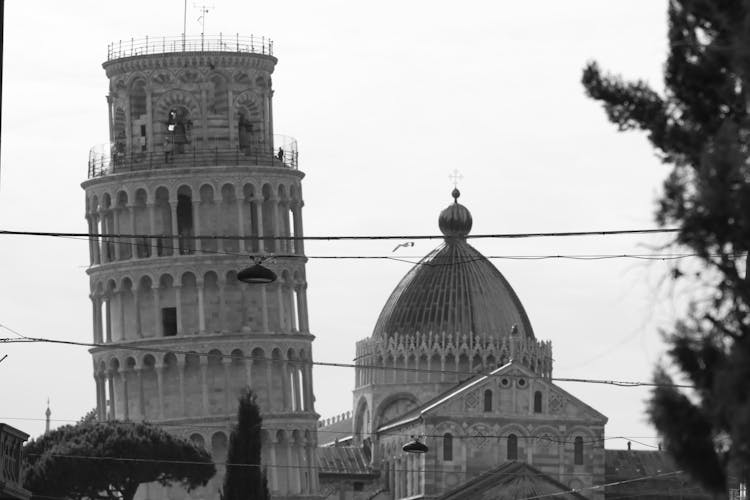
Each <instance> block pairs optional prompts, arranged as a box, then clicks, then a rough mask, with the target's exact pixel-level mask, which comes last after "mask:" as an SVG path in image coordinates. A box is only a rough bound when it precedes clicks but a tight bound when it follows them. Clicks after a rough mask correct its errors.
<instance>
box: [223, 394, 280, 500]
mask: <svg viewBox="0 0 750 500" xmlns="http://www.w3.org/2000/svg"><path fill="white" fill-rule="evenodd" d="M262 423H263V418H261V416H260V408H259V407H258V404H257V403H256V401H255V394H253V392H252V391H251V390H250V389H246V390H245V391H244V392H243V394H242V396H240V405H239V409H238V411H237V425H235V426H234V428H233V429H232V434H231V435H230V436H229V451H228V452H227V472H226V475H225V476H224V489H223V492H222V499H223V500H248V499H253V500H268V499H269V498H270V496H269V493H268V482H267V480H266V476H265V474H264V473H263V471H262V470H261V455H260V452H261V437H260V431H261V424H262ZM231 464H235V465H231Z"/></svg>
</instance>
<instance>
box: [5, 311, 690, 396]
mask: <svg viewBox="0 0 750 500" xmlns="http://www.w3.org/2000/svg"><path fill="white" fill-rule="evenodd" d="M0 327H2V328H6V329H7V327H6V326H5V325H2V324H0ZM13 343H50V344H63V345H72V346H79V347H92V348H105V349H123V350H132V351H143V352H149V353H153V352H161V353H164V354H169V353H171V354H184V355H191V356H202V357H207V358H214V359H216V358H222V359H229V360H239V359H244V360H251V361H269V362H277V363H278V362H281V363H291V364H295V365H298V366H304V365H313V366H326V367H335V368H358V369H363V368H366V369H372V370H389V371H405V372H417V373H442V374H452V375H467V376H476V375H479V376H481V375H487V376H497V377H500V376H502V377H509V378H521V377H522V378H527V379H538V380H549V381H552V382H575V383H589V384H604V385H611V386H617V387H675V388H687V389H691V388H694V386H692V385H687V384H663V383H656V382H643V381H627V380H605V379H590V378H575V377H551V378H550V377H544V376H541V375H510V374H495V375H490V374H489V373H481V372H479V373H478V372H472V371H461V370H456V371H449V370H435V369H425V368H410V367H400V366H379V365H372V364H364V363H363V364H354V363H336V362H330V361H312V360H303V359H298V360H284V359H275V358H271V357H266V356H252V355H250V356H247V355H244V354H241V355H240V354H224V353H221V352H218V351H215V352H198V351H185V350H179V349H168V348H161V347H157V346H149V347H143V346H137V345H131V344H116V345H112V344H102V343H96V342H79V341H74V340H59V339H48V338H43V337H23V338H8V337H6V338H0V344H13Z"/></svg>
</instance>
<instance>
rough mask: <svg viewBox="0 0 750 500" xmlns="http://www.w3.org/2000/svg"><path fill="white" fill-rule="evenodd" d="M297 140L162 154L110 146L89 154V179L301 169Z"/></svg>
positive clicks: (189, 148) (193, 147) (186, 147)
mask: <svg viewBox="0 0 750 500" xmlns="http://www.w3.org/2000/svg"><path fill="white" fill-rule="evenodd" d="M298 162H299V153H298V151H297V141H296V140H295V139H294V138H292V137H288V136H284V135H274V146H273V147H270V148H269V147H266V146H263V145H257V144H254V145H251V146H248V147H246V148H242V149H240V148H226V147H223V148H220V147H218V146H216V147H211V146H208V145H207V146H202V145H200V144H199V145H196V144H192V145H191V144H184V145H182V146H178V145H174V146H172V147H171V148H170V149H163V150H161V151H137V152H128V151H116V150H115V148H114V147H112V146H108V145H106V144H100V145H97V146H94V147H92V148H91V150H90V151H89V161H88V178H89V179H93V178H95V177H103V176H107V175H112V174H121V173H126V172H138V171H144V170H163V169H172V168H186V167H188V168H189V167H226V166H263V167H278V168H288V169H292V170H297V168H298Z"/></svg>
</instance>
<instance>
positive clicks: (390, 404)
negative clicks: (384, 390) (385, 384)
mask: <svg viewBox="0 0 750 500" xmlns="http://www.w3.org/2000/svg"><path fill="white" fill-rule="evenodd" d="M418 402H419V400H418V399H417V397H416V396H414V394H412V393H410V392H397V393H395V394H390V395H388V396H386V397H385V398H384V399H383V401H381V402H380V404H379V405H378V407H377V410H375V412H374V415H373V419H372V424H373V428H375V429H377V428H378V427H379V426H381V425H382V424H384V423H386V422H388V420H390V419H391V418H393V417H396V416H398V415H401V414H403V413H406V412H407V411H409V410H411V409H412V408H415V407H416V406H417V404H418Z"/></svg>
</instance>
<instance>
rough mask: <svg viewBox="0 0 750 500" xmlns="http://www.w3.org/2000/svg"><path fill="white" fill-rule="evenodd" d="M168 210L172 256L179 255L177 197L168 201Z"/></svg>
mask: <svg viewBox="0 0 750 500" xmlns="http://www.w3.org/2000/svg"><path fill="white" fill-rule="evenodd" d="M169 210H170V212H171V216H172V247H173V249H172V255H179V254H180V253H181V252H180V233H179V228H178V226H177V197H176V196H175V198H174V199H173V200H169Z"/></svg>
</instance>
